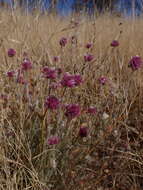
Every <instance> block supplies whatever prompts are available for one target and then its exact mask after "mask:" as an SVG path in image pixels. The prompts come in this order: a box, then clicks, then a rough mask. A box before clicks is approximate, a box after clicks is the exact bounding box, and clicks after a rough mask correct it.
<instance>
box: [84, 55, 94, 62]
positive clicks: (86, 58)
mask: <svg viewBox="0 0 143 190" xmlns="http://www.w3.org/2000/svg"><path fill="white" fill-rule="evenodd" d="M93 59H94V56H93V55H92V54H86V55H84V61H85V62H90V61H92V60H93Z"/></svg>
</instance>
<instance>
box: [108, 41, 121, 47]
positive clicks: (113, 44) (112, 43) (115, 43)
mask: <svg viewBox="0 0 143 190" xmlns="http://www.w3.org/2000/svg"><path fill="white" fill-rule="evenodd" d="M110 45H111V46H112V47H118V46H119V42H118V41H117V40H113V41H112V42H111V44H110Z"/></svg>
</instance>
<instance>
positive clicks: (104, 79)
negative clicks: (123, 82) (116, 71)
mask: <svg viewBox="0 0 143 190" xmlns="http://www.w3.org/2000/svg"><path fill="white" fill-rule="evenodd" d="M98 80H99V83H100V84H102V85H105V84H106V82H107V78H106V77H100V78H99V79H98Z"/></svg>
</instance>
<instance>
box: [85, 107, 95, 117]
mask: <svg viewBox="0 0 143 190" xmlns="http://www.w3.org/2000/svg"><path fill="white" fill-rule="evenodd" d="M87 113H89V114H92V115H95V114H96V113H97V109H96V108H95V107H89V108H88V109H87Z"/></svg>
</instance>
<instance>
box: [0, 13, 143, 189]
mask: <svg viewBox="0 0 143 190" xmlns="http://www.w3.org/2000/svg"><path fill="white" fill-rule="evenodd" d="M75 22H78V25H76V24H75ZM142 28H143V20H142V18H138V19H134V20H130V19H125V18H122V17H116V16H111V15H109V14H104V15H101V16H99V17H98V18H96V19H95V18H92V19H91V18H87V17H84V16H80V15H74V16H73V17H72V18H71V17H70V18H69V17H68V18H66V19H63V18H60V17H56V16H52V15H41V14H39V13H34V14H33V15H24V14H22V13H20V12H18V11H17V12H7V11H1V12H0V62H1V63H0V90H1V92H0V93H1V95H6V97H7V98H6V99H4V98H3V97H1V102H0V150H1V151H0V189H1V190H29V189H30V190H32V189H33V190H48V189H49V190H50V189H54V190H61V189H65V190H70V189H74V190H76V189H77V190H78V189H81V190H83V189H86V190H87V189H91V190H93V189H100V190H101V189H115V190H116V189H117V190H118V189H120V190H127V189H128V190H129V189H132V190H141V189H142V188H143V112H142V111H143V110H142V109H143V107H142V106H143V97H142V95H143V85H142V84H143V83H142V82H143V81H142V80H143V70H142V68H141V69H139V70H137V71H135V72H134V71H132V70H131V68H129V67H128V62H129V60H130V59H131V56H135V55H139V56H141V57H143V35H142ZM72 36H74V37H75V38H76V39H77V43H73V44H72V43H71V37H72ZM61 37H66V38H68V44H67V45H66V47H64V48H61V47H60V45H59V40H60V39H61ZM114 39H116V40H118V41H119V43H120V45H119V47H116V48H112V47H110V43H111V42H112V40H114ZM88 42H93V44H94V45H93V48H91V49H90V50H87V49H86V48H85V44H86V43H88ZM9 48H14V49H15V50H16V56H14V57H8V55H7V50H8V49H9ZM24 52H27V54H28V58H29V59H30V60H31V61H32V63H33V68H32V69H31V70H30V71H28V72H27V73H25V74H24V77H25V79H26V80H27V81H28V84H26V85H22V84H19V83H16V81H15V78H14V79H10V80H9V78H8V77H7V76H6V73H7V71H10V70H17V69H18V68H19V67H20V65H21V62H22V60H23V53H24ZM87 52H89V53H91V54H93V55H94V57H95V59H94V60H93V61H91V62H89V63H85V62H84V59H83V57H84V54H85V53H87ZM53 56H60V58H61V61H60V62H59V63H54V62H53ZM45 65H47V66H49V67H58V68H61V69H62V70H63V71H64V72H70V73H71V74H74V73H80V74H81V75H82V78H83V79H84V82H83V84H82V85H81V86H79V87H76V88H72V89H70V88H69V89H66V90H65V89H63V88H60V89H57V90H49V88H50V87H49V85H50V82H49V80H47V79H43V78H42V77H41V68H42V67H43V66H45ZM101 76H105V77H107V79H108V80H107V84H106V85H103V86H102V85H101V84H99V82H98V78H99V77H101ZM29 92H30V93H31V94H32V95H29ZM49 94H53V95H55V96H57V97H58V98H60V99H61V100H62V102H63V103H65V104H67V103H78V104H79V105H80V106H81V107H83V108H87V107H89V106H91V105H94V106H96V108H97V114H95V115H93V116H91V115H88V114H86V113H83V114H81V115H80V116H79V117H77V118H75V119H73V120H71V121H69V120H67V118H66V117H65V116H64V114H63V113H64V111H63V110H62V109H60V110H56V111H50V110H48V111H47V112H45V108H44V102H45V99H46V97H47V96H48V95H49ZM80 126H86V127H88V128H89V134H88V136H87V137H85V138H81V137H80V136H79V128H80ZM52 134H55V135H58V136H59V138H60V142H59V144H57V145H53V146H49V145H47V139H48V138H49V137H50V135H52Z"/></svg>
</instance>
